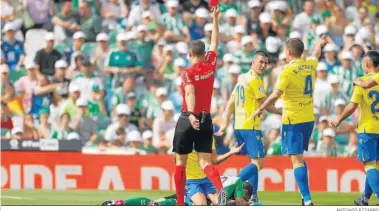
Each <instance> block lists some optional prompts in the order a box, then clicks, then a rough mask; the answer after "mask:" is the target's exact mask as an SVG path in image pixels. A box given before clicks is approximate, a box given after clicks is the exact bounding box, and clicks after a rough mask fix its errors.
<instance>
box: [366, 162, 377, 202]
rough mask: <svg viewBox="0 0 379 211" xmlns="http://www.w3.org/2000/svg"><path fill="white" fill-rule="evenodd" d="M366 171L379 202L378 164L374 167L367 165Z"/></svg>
mask: <svg viewBox="0 0 379 211" xmlns="http://www.w3.org/2000/svg"><path fill="white" fill-rule="evenodd" d="M365 170H366V174H367V177H366V179H367V180H368V183H369V185H370V187H371V189H372V191H373V193H375V195H376V198H377V199H378V201H379V171H378V169H377V167H376V164H373V165H365Z"/></svg>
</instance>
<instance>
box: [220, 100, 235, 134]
mask: <svg viewBox="0 0 379 211" xmlns="http://www.w3.org/2000/svg"><path fill="white" fill-rule="evenodd" d="M235 102H236V98H235V97H234V95H233V94H232V96H230V98H229V101H228V105H227V106H226V109H225V111H224V114H223V115H222V116H223V122H222V124H221V127H220V129H219V130H218V131H217V133H215V135H216V136H222V135H223V134H224V132H225V130H226V128H227V127H228V126H229V124H230V118H231V117H232V114H233V112H234V104H235Z"/></svg>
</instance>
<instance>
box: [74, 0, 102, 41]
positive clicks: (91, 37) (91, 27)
mask: <svg viewBox="0 0 379 211" xmlns="http://www.w3.org/2000/svg"><path fill="white" fill-rule="evenodd" d="M75 16H76V17H75V18H76V21H77V23H78V24H79V26H80V30H81V31H82V32H83V33H84V34H85V36H86V39H87V41H88V42H95V41H96V35H97V34H99V33H100V32H101V18H100V17H99V16H98V15H97V14H94V13H93V12H92V9H91V8H90V7H89V5H88V1H87V0H81V1H80V4H79V8H78V12H77V13H75Z"/></svg>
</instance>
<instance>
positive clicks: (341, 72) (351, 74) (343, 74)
mask: <svg viewBox="0 0 379 211" xmlns="http://www.w3.org/2000/svg"><path fill="white" fill-rule="evenodd" d="M333 72H334V74H336V75H337V77H338V78H339V81H340V82H339V84H340V89H341V91H342V92H344V93H345V94H346V95H347V96H351V95H352V94H353V89H354V86H353V81H354V80H355V79H357V78H358V77H362V76H363V75H362V73H361V72H360V70H359V69H357V68H356V67H355V66H354V65H353V66H352V67H351V68H350V69H346V68H344V67H342V66H337V67H334V68H333Z"/></svg>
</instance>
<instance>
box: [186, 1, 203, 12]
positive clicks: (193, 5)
mask: <svg viewBox="0 0 379 211" xmlns="http://www.w3.org/2000/svg"><path fill="white" fill-rule="evenodd" d="M182 7H183V11H184V12H188V13H190V14H194V13H195V11H196V10H198V9H199V8H205V9H208V3H207V2H206V1H205V0H189V1H184V3H183V5H182Z"/></svg>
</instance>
